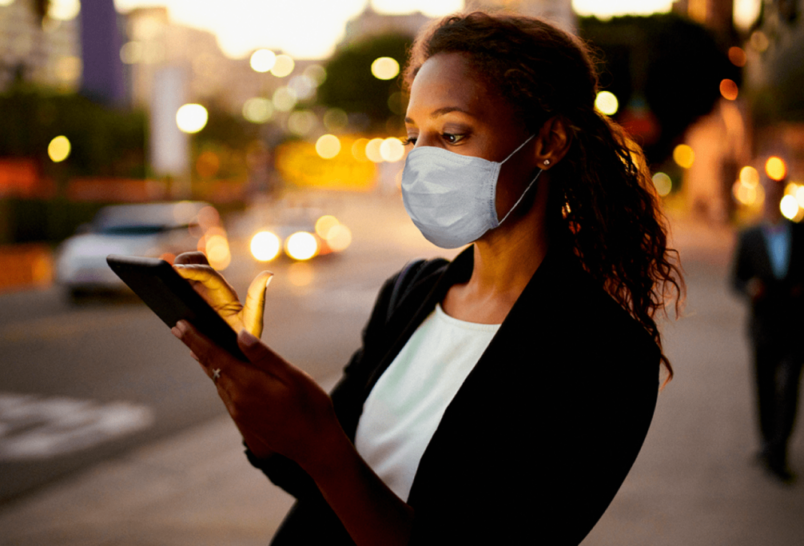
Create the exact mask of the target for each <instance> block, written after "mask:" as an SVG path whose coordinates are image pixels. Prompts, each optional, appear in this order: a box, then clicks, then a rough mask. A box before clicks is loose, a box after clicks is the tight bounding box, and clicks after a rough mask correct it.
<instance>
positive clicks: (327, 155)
mask: <svg viewBox="0 0 804 546" xmlns="http://www.w3.org/2000/svg"><path fill="white" fill-rule="evenodd" d="M315 151H316V152H318V155H319V156H320V157H321V158H323V159H332V158H333V157H335V156H336V155H338V154H339V153H340V152H341V141H340V140H338V137H336V136H335V135H329V134H328V135H322V136H321V137H319V138H318V140H317V141H316V143H315Z"/></svg>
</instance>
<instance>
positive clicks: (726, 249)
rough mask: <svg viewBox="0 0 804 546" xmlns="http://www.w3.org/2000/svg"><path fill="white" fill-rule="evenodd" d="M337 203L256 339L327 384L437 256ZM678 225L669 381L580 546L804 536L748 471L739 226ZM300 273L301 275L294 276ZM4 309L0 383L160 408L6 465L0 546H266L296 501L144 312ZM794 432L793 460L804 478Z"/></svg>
mask: <svg viewBox="0 0 804 546" xmlns="http://www.w3.org/2000/svg"><path fill="white" fill-rule="evenodd" d="M338 206H339V212H336V214H338V216H339V218H342V220H343V222H344V223H345V224H347V225H349V226H350V227H351V228H352V231H353V233H354V243H353V246H352V247H351V248H350V249H349V250H348V251H347V252H346V253H344V254H343V255H340V256H337V257H334V258H332V260H330V261H325V260H320V261H318V262H313V263H310V264H305V265H309V266H310V269H308V270H306V271H301V270H299V269H298V268H297V267H296V266H294V267H293V268H291V267H290V264H288V263H279V264H271V268H272V269H273V270H274V271H275V273H276V278H275V280H274V282H273V284H272V285H271V287H270V289H269V300H268V304H267V308H268V313H267V324H266V333H265V336H264V337H265V339H266V340H267V341H268V342H269V343H270V344H271V345H273V346H274V347H275V348H276V349H277V350H278V351H279V352H280V353H281V354H283V355H284V356H285V357H287V358H288V359H289V360H290V361H291V362H294V363H296V364H298V365H300V366H301V367H303V368H304V369H306V370H308V371H309V372H310V373H311V374H312V375H313V376H314V377H315V378H316V379H317V380H318V381H319V382H321V383H322V384H324V385H327V386H329V385H331V384H332V383H333V382H334V381H335V380H336V378H337V374H338V373H339V370H340V368H341V367H342V366H343V364H344V363H345V362H346V361H347V359H348V357H349V355H350V353H351V351H352V350H354V348H356V347H357V344H358V336H359V332H360V328H361V326H362V323H363V321H364V319H365V316H366V314H367V313H368V311H369V309H370V307H371V304H372V302H373V298H374V295H375V292H376V289H377V288H378V286H379V284H380V283H381V282H382V280H383V279H384V278H385V277H387V276H388V275H389V274H391V273H392V272H393V271H394V270H396V269H398V268H399V267H400V266H401V265H402V264H403V263H404V262H405V261H406V260H408V259H410V258H413V257H416V256H432V255H436V254H438V253H439V251H438V249H435V248H434V247H432V246H430V245H429V244H428V243H426V242H425V241H424V240H423V239H422V238H421V237H420V236H419V235H418V232H416V231H415V228H414V227H413V226H412V224H411V223H410V222H409V220H407V218H406V216H405V212H404V209H403V208H402V205H401V202H399V201H398V200H396V199H393V198H387V197H376V196H370V195H360V196H357V198H356V199H354V200H351V201H347V200H343V201H341V202H340V204H339V205H338ZM674 234H675V239H676V241H677V244H678V246H679V247H680V248H681V250H682V257H683V259H684V265H685V268H686V272H687V282H688V301H687V305H686V309H685V311H684V315H685V317H684V318H683V319H682V320H680V321H678V322H669V323H668V324H666V325H665V332H666V334H665V335H666V348H667V352H668V354H669V356H670V358H671V360H672V363H673V365H674V368H675V372H676V377H675V379H674V380H673V381H672V382H671V383H670V384H669V385H668V386H667V388H666V389H665V390H664V391H663V393H662V394H661V395H660V397H659V405H658V408H657V413H656V417H655V419H654V423H653V426H652V429H651V431H650V434H649V436H648V440H647V443H646V445H645V447H644V448H643V450H642V453H641V455H640V457H639V459H638V460H637V463H636V465H635V467H634V469H633V471H632V472H631V474H630V475H629V478H628V479H627V480H626V483H625V484H624V485H623V487H622V489H621V490H620V493H619V494H618V496H617V497H616V499H615V501H614V503H613V504H612V506H611V507H610V509H609V510H608V511H607V513H606V514H605V515H604V517H603V519H602V520H601V522H600V523H599V524H598V526H597V527H596V528H595V529H594V530H593V531H592V533H591V534H590V536H589V537H588V538H587V539H586V541H585V542H584V545H586V546H598V545H600V546H603V545H620V546H622V545H634V546H637V545H639V546H642V545H651V546H661V545H668V546H670V545H673V546H677V545H680V544H683V545H689V546H697V545H701V546H703V545H707V546H709V545H720V544H722V545H729V546H735V545H736V546H742V545H746V546H748V545H756V544H774V545H781V546H786V545H790V546H793V545H798V544H801V543H802V541H804V520H802V518H801V514H802V513H804V486H802V484H801V482H798V483H796V484H794V485H793V486H787V487H786V486H782V485H779V484H778V483H776V482H774V481H772V480H771V479H770V478H769V477H767V476H766V475H765V474H764V472H763V471H762V469H761V468H760V467H759V466H757V465H755V464H754V463H753V456H754V452H755V449H756V436H755V431H754V422H753V406H752V391H751V383H750V380H749V379H750V378H749V362H748V358H747V353H746V343H745V339H744V337H743V319H744V315H745V309H744V308H743V306H742V304H741V303H740V302H739V301H737V300H736V299H735V298H734V297H733V296H732V295H731V294H729V293H728V290H727V285H726V282H725V275H726V271H727V269H728V262H729V258H730V250H731V244H732V235H731V233H730V232H728V231H726V230H713V229H712V228H706V227H703V226H702V225H697V224H694V223H690V222H688V221H678V222H676V223H675V226H674ZM233 250H234V254H235V261H234V264H233V265H232V266H231V267H230V269H229V270H227V273H228V274H229V276H230V277H231V278H232V280H233V281H234V284H235V285H236V287H237V288H238V289H239V291H241V293H242V290H244V289H245V286H246V285H247V283H248V280H249V279H250V278H251V276H252V275H253V274H254V273H256V271H258V270H259V268H258V267H257V266H256V265H255V264H253V263H252V262H250V261H249V259H248V257H246V256H245V254H244V253H243V252H242V251H241V252H238V243H237V240H236V239H233ZM241 250H242V249H241ZM294 275H295V276H296V281H295V282H297V283H299V282H300V280H299V279H300V277H298V276H299V275H302V276H307V277H308V278H307V281H309V282H308V283H307V284H305V285H304V286H296V285H294V284H293V283H292V282H291V279H293V278H294ZM0 303H2V304H3V306H4V309H7V310H12V309H13V310H14V313H13V314H11V313H8V314H7V313H4V315H3V317H2V325H0V344H2V346H0V350H1V351H3V354H4V355H5V356H4V363H6V364H5V367H4V369H5V371H6V374H5V378H4V382H3V389H2V390H3V391H8V392H12V393H15V394H26V395H33V396H36V397H37V398H38V399H40V400H48V399H52V398H53V397H56V396H59V397H64V396H67V397H71V398H74V399H76V400H87V401H91V402H92V403H93V404H95V405H96V406H98V407H108V406H109V404H111V403H112V402H115V401H117V402H126V403H128V404H129V406H130V407H144V408H147V409H148V411H149V412H150V413H151V415H152V418H153V424H152V425H150V426H148V427H145V428H143V429H141V430H137V431H134V432H132V433H131V434H130V435H127V436H124V437H119V438H112V439H108V440H106V441H103V442H101V443H98V444H95V445H92V446H89V447H86V448H85V449H82V450H78V451H75V452H73V453H71V454H65V455H56V456H53V457H51V458H48V459H34V460H23V461H12V462H9V461H3V463H2V465H3V466H2V473H3V480H2V487H3V493H4V495H5V496H6V497H9V496H12V495H17V498H16V499H15V500H14V501H13V502H6V503H4V504H3V505H2V508H0V528H2V529H3V533H2V537H1V538H0V544H4V545H41V544H54V545H55V544H58V545H67V544H70V545H72V544H75V545H78V544H81V545H85V544H86V545H94V544H98V545H100V544H126V545H129V544H151V545H153V544H165V545H184V544H187V545H189V544H193V545H204V544H210V545H211V544H242V545H251V544H254V545H257V544H266V543H267V541H268V537H269V536H270V535H271V534H272V532H273V531H274V530H275V528H276V526H277V525H278V524H279V522H280V521H281V518H282V516H283V514H284V513H285V512H286V510H287V508H288V507H289V506H290V502H291V501H290V499H289V498H288V497H287V495H285V494H284V493H282V492H281V491H279V490H278V489H276V488H275V487H273V486H272V485H271V484H270V483H268V482H267V481H266V480H264V479H263V478H262V476H261V475H260V474H259V473H257V472H256V471H254V470H253V469H251V467H250V466H249V465H248V463H247V462H246V461H245V458H244V457H243V456H242V449H241V447H240V441H239V438H238V433H237V431H236V430H235V428H234V426H233V425H231V423H230V422H229V421H228V418H227V417H225V416H224V414H223V409H222V406H221V405H220V403H219V402H218V401H217V400H216V397H215V395H214V391H213V389H212V388H211V386H210V385H209V384H208V380H207V379H206V377H204V376H203V375H202V374H201V373H200V372H198V371H197V370H196V369H195V363H194V362H192V360H190V359H189V358H188V357H187V356H186V355H185V354H184V351H183V349H182V347H181V346H180V345H179V343H178V342H177V341H176V340H175V339H173V338H172V336H170V334H169V332H168V331H167V329H166V328H164V327H163V325H162V324H161V323H160V322H159V321H158V320H157V319H156V318H155V317H153V316H151V314H150V311H148V310H147V309H145V308H144V307H143V306H140V305H136V304H133V303H120V302H118V303H113V304H109V303H104V302H91V303H87V304H85V305H82V306H80V307H70V306H68V305H66V304H65V303H64V301H63V299H62V298H61V295H60V294H59V293H58V291H56V290H55V289H49V290H45V291H41V292H25V293H19V294H15V295H5V296H3V297H2V302H0ZM9 371H10V372H11V373H9ZM798 428H799V430H798V433H797V434H795V435H794V438H793V443H792V446H791V457H790V464H791V467H792V468H793V470H794V471H797V472H798V473H799V475H801V474H802V473H804V435H802V433H801V427H800V426H799V427H798ZM57 476H61V479H59V480H55V481H52V483H47V482H49V481H51V480H52V479H54V478H56V477H57ZM65 476H66V477H65ZM29 488H34V489H32V490H31V491H30V492H28V493H27V494H25V493H24V492H25V491H26V490H28V489H29ZM534 522H535V521H534ZM534 533H535V534H538V530H536V529H535V530H534Z"/></svg>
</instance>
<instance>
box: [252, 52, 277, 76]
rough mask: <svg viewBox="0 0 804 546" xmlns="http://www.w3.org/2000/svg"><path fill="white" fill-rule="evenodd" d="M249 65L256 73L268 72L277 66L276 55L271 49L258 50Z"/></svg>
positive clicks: (253, 54)
mask: <svg viewBox="0 0 804 546" xmlns="http://www.w3.org/2000/svg"><path fill="white" fill-rule="evenodd" d="M249 64H250V65H251V69H252V70H254V71H255V72H260V73H265V72H268V71H269V70H271V69H272V68H273V67H274V65H275V64H276V53H274V52H273V51H271V50H270V49H258V50H257V51H255V52H254V53H252V54H251V60H250V61H249Z"/></svg>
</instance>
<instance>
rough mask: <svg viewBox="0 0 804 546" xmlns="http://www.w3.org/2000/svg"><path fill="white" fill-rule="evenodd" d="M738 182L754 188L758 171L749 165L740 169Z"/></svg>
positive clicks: (757, 183) (757, 179) (757, 181)
mask: <svg viewBox="0 0 804 546" xmlns="http://www.w3.org/2000/svg"><path fill="white" fill-rule="evenodd" d="M740 183H742V184H744V185H746V186H749V187H752V188H755V187H756V186H757V185H759V172H758V171H757V170H756V169H755V168H754V167H751V166H746V167H743V168H742V169H740Z"/></svg>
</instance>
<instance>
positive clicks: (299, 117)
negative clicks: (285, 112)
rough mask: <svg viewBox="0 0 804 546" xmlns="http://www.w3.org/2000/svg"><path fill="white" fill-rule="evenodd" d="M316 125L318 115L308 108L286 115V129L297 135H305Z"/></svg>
mask: <svg viewBox="0 0 804 546" xmlns="http://www.w3.org/2000/svg"><path fill="white" fill-rule="evenodd" d="M317 125H318V117H316V115H315V113H313V112H312V111H310V110H297V111H295V112H293V113H292V114H290V116H289V117H288V131H290V132H291V133H293V134H294V135H298V136H302V137H303V136H307V135H309V134H310V133H312V132H313V129H315V128H316V126H317Z"/></svg>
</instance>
